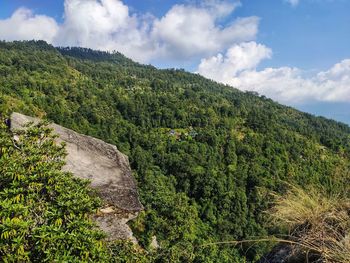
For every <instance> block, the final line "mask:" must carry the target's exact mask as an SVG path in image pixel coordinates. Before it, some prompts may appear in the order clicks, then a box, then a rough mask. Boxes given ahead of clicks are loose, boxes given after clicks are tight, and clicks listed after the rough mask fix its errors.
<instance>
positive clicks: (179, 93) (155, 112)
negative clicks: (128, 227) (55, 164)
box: [0, 41, 350, 262]
mask: <svg viewBox="0 0 350 263" xmlns="http://www.w3.org/2000/svg"><path fill="white" fill-rule="evenodd" d="M12 111H18V112H21V113H24V114H28V115H32V116H38V117H46V118H47V119H49V120H52V121H54V122H55V123H58V124H60V125H62V126H64V127H67V128H70V129H73V130H75V131H77V132H79V133H82V134H86V135H91V136H94V137H97V138H100V139H103V140H104V141H106V142H109V143H111V144H114V145H116V146H117V147H118V149H119V150H120V151H122V152H123V153H124V154H126V155H128V156H129V159H130V163H131V167H132V169H133V171H134V176H135V177H136V179H137V181H138V187H139V191H140V196H141V202H142V204H143V205H144V207H145V212H144V213H142V214H141V215H140V216H139V217H138V219H137V220H136V221H135V222H134V223H133V225H132V228H133V230H134V233H135V235H136V236H137V238H138V240H139V242H140V245H141V246H142V247H144V248H145V249H148V247H149V244H150V242H151V240H152V237H153V236H156V238H157V240H158V243H159V244H160V247H161V248H160V251H159V253H158V254H157V256H156V257H155V258H156V260H155V261H156V262H169V261H170V262H245V260H246V261H248V262H254V261H256V260H257V259H258V258H259V257H260V256H261V255H262V254H263V253H265V252H266V251H267V250H268V249H269V245H268V244H253V245H252V244H246V245H242V246H239V247H233V246H230V245H214V244H213V245H210V246H203V244H207V243H215V242H219V241H228V240H242V239H252V238H254V237H261V236H266V235H273V234H276V233H279V230H278V229H276V228H273V227H271V226H270V225H269V224H268V222H267V219H266V214H265V213H264V211H266V209H268V208H269V205H270V201H271V195H270V194H271V192H273V191H274V192H277V193H280V194H283V193H284V192H285V191H286V189H287V188H288V185H287V184H294V185H300V186H302V187H303V188H305V189H307V188H308V187H309V186H313V187H316V188H317V187H322V188H324V189H326V191H327V192H330V193H345V194H346V195H349V193H350V191H349V190H350V189H349V183H348V182H349V179H350V169H349V168H350V127H349V126H347V125H345V124H342V123H339V122H336V121H332V120H327V119H325V118H322V117H315V116H312V115H310V114H306V113H302V112H300V111H297V110H295V109H293V108H290V107H286V106H283V105H280V104H278V103H276V102H274V101H272V100H270V99H268V98H266V97H264V96H259V95H257V94H254V93H251V92H241V91H239V90H237V89H234V88H232V87H229V86H225V85H222V84H218V83H215V82H213V81H210V80H208V79H205V78H203V77H201V76H199V75H196V74H191V73H188V72H185V71H183V70H175V69H168V70H158V69H156V68H154V67H152V66H146V65H141V64H138V63H135V62H133V61H131V60H130V59H128V58H126V57H124V56H123V55H122V54H120V53H113V54H109V53H106V52H100V51H93V50H89V49H83V48H54V47H52V46H50V45H48V44H46V43H45V42H43V41H29V42H11V43H6V42H0V112H1V115H3V116H8V115H9V113H10V112H12Z"/></svg>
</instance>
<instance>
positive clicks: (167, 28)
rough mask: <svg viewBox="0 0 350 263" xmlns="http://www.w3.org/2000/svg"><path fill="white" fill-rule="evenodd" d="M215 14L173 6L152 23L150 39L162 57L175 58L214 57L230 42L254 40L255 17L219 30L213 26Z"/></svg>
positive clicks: (237, 21)
mask: <svg viewBox="0 0 350 263" xmlns="http://www.w3.org/2000/svg"><path fill="white" fill-rule="evenodd" d="M219 13H220V12H219ZM219 15H221V13H220V14H217V13H215V12H210V8H209V9H206V8H202V7H195V6H185V5H175V6H174V7H172V8H171V9H170V10H169V11H168V13H167V14H166V15H165V16H164V17H162V18H161V19H157V20H156V21H155V22H154V27H153V31H152V37H153V38H154V39H156V41H157V43H159V47H160V49H161V51H162V54H163V55H165V56H173V57H176V58H178V59H184V58H189V57H191V56H197V55H205V54H214V53H215V52H218V51H220V50H223V49H226V48H227V47H228V46H229V45H231V44H233V43H237V42H241V41H247V40H251V39H254V38H255V36H256V34H257V30H258V21H259V20H258V18H257V17H247V18H239V19H237V20H235V21H233V22H232V23H231V24H230V25H228V26H227V27H224V28H220V27H219V26H217V25H216V23H215V22H216V20H217V19H218V18H219Z"/></svg>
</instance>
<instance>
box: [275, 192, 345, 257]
mask: <svg viewBox="0 0 350 263" xmlns="http://www.w3.org/2000/svg"><path fill="white" fill-rule="evenodd" d="M270 215H271V218H272V219H273V222H274V223H275V224H276V225H278V226H283V227H285V228H288V229H289V240H290V241H291V243H292V244H293V248H294V250H295V253H296V254H299V255H305V257H308V255H309V254H313V255H316V256H317V257H318V258H319V260H320V261H321V262H327V263H328V262H329V263H350V200H348V199H346V198H341V197H340V196H327V195H326V194H324V193H323V192H322V191H316V190H310V191H307V192H306V191H304V190H302V189H300V188H296V187H291V190H290V191H289V192H288V193H287V194H286V195H284V196H281V197H278V196H276V202H275V205H274V207H273V209H272V210H271V211H270Z"/></svg>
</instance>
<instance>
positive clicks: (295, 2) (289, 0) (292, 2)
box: [285, 0, 299, 6]
mask: <svg viewBox="0 0 350 263" xmlns="http://www.w3.org/2000/svg"><path fill="white" fill-rule="evenodd" d="M285 1H286V2H287V3H289V4H290V5H291V6H297V5H298V4H299V0H285Z"/></svg>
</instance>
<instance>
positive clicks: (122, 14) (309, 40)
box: [0, 0, 350, 124]
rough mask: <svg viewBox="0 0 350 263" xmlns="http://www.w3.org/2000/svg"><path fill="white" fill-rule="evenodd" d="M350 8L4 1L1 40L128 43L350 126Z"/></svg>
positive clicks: (344, 0) (286, 2)
mask: <svg viewBox="0 0 350 263" xmlns="http://www.w3.org/2000/svg"><path fill="white" fill-rule="evenodd" d="M64 5H65V6H64ZM349 12H350V1H348V0H299V1H297V0H263V1H262V0H241V1H238V0H203V1H195V0H184V1H176V0H143V1H139V0H123V1H121V0H65V1H63V0H60V1H56V0H51V1H42V0H11V1H10V0H0V39H5V40H15V39H33V38H34V39H44V40H46V41H48V42H50V43H52V44H54V45H78V46H87V47H91V48H96V49H104V50H119V51H121V52H122V53H124V54H126V55H127V56H129V57H131V58H133V59H134V60H137V61H140V62H143V63H151V64H154V65H156V66H158V67H162V68H164V67H178V68H185V69H187V70H189V71H192V72H198V73H200V74H202V75H204V76H206V77H208V78H211V79H214V80H216V81H220V82H223V83H227V84H230V85H232V86H235V87H238V88H239V89H241V90H253V91H256V92H258V93H260V94H264V95H267V96H269V97H271V98H273V99H274V100H276V101H279V102H281V103H283V104H287V105H291V106H294V107H296V108H298V109H301V110H304V111H308V112H311V113H313V114H316V115H323V116H326V117H329V118H334V119H336V120H339V121H343V122H346V123H348V124H350V110H349V109H350V14H349Z"/></svg>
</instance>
